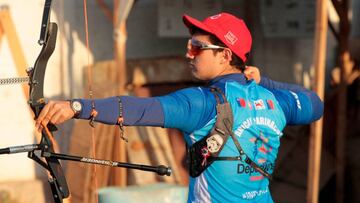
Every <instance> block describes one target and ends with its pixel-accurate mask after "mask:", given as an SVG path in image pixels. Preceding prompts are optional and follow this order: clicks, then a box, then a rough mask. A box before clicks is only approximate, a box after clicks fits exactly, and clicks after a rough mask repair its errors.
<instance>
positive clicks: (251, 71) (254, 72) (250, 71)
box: [244, 66, 261, 84]
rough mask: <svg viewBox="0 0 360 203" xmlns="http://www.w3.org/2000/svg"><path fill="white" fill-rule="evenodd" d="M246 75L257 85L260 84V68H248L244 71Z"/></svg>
mask: <svg viewBox="0 0 360 203" xmlns="http://www.w3.org/2000/svg"><path fill="white" fill-rule="evenodd" d="M244 75H245V77H246V79H248V80H254V81H255V82H256V83H257V84H259V83H260V80H261V76H260V71H259V68H257V67H255V66H246V68H245V70H244Z"/></svg>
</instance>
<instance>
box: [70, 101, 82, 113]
mask: <svg viewBox="0 0 360 203" xmlns="http://www.w3.org/2000/svg"><path fill="white" fill-rule="evenodd" d="M71 105H72V108H73V109H74V111H76V112H79V111H81V109H82V105H81V103H80V102H79V101H73V102H72V104H71Z"/></svg>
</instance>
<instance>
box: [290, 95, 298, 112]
mask: <svg viewBox="0 0 360 203" xmlns="http://www.w3.org/2000/svg"><path fill="white" fill-rule="evenodd" d="M290 93H291V94H292V95H293V96H294V98H295V100H296V106H297V108H298V109H301V104H300V100H299V96H298V95H297V94H296V93H295V92H293V91H290Z"/></svg>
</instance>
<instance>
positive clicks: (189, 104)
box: [159, 88, 216, 133]
mask: <svg viewBox="0 0 360 203" xmlns="http://www.w3.org/2000/svg"><path fill="white" fill-rule="evenodd" d="M211 97H214V96H213V95H212V94H211V93H210V92H209V91H204V90H203V89H202V88H187V89H182V90H179V91H176V92H173V93H171V94H168V95H165V96H162V97H159V101H160V103H161V106H162V108H163V112H164V127H166V128H177V129H179V130H181V131H184V132H188V133H190V132H193V131H194V130H196V129H199V128H200V127H202V126H203V125H205V124H206V123H207V122H208V121H209V120H210V119H211V118H212V117H213V116H214V115H215V105H216V104H215V103H216V102H215V99H214V98H211Z"/></svg>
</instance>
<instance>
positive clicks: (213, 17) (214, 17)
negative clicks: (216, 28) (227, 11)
mask: <svg viewBox="0 0 360 203" xmlns="http://www.w3.org/2000/svg"><path fill="white" fill-rule="evenodd" d="M220 17H221V14H217V15H213V16H211V17H210V19H212V20H215V19H218V18H220Z"/></svg>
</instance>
